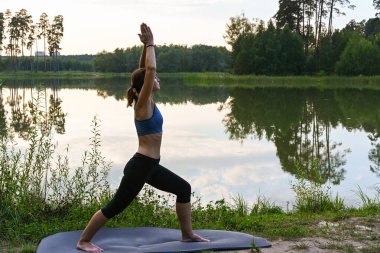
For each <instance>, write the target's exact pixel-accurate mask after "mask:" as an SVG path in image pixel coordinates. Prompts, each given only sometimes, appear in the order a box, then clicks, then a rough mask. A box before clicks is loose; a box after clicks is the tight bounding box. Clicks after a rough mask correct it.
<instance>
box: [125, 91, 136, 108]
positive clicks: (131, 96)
mask: <svg viewBox="0 0 380 253" xmlns="http://www.w3.org/2000/svg"><path fill="white" fill-rule="evenodd" d="M133 90H134V88H132V86H131V87H129V88H128V90H127V100H128V102H127V107H129V106H132V104H133V102H134V101H136V102H137V99H138V96H137V94H136V92H134V91H133Z"/></svg>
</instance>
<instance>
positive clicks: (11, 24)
mask: <svg viewBox="0 0 380 253" xmlns="http://www.w3.org/2000/svg"><path fill="white" fill-rule="evenodd" d="M373 6H374V8H375V9H376V10H379V11H380V0H373ZM354 8H355V6H353V5H352V4H351V0H279V9H278V11H277V12H276V13H274V15H273V18H272V19H270V20H269V21H268V22H265V21H263V20H254V19H253V20H250V19H249V18H247V17H246V16H245V14H244V13H242V14H240V15H238V16H235V17H231V18H230V19H229V21H228V23H227V24H226V31H225V34H224V35H223V37H224V39H225V41H226V43H227V44H228V45H229V49H227V48H226V47H216V46H208V45H194V46H187V45H173V44H171V45H161V46H157V47H156V57H157V67H158V71H159V72H231V73H234V74H255V75H305V74H311V75H313V74H338V75H379V74H380V68H379V67H378V66H380V18H379V14H380V12H379V13H377V14H376V16H375V17H369V19H368V20H362V21H355V20H351V21H350V22H349V23H348V24H347V25H346V26H345V27H344V28H342V29H334V24H333V21H334V18H335V17H336V16H339V15H344V12H345V10H346V9H354ZM62 22H63V17H62V16H61V15H59V16H57V17H54V19H53V20H52V22H49V20H48V18H47V14H46V13H43V14H42V15H41V16H40V19H39V22H36V23H35V24H33V21H32V18H31V16H30V15H29V14H28V13H27V11H26V10H24V9H22V10H20V11H19V12H16V13H15V14H14V15H12V13H11V12H10V11H9V10H7V11H6V12H5V13H0V71H11V70H13V71H17V70H24V71H25V70H26V71H39V70H43V71H58V70H61V71H99V72H132V71H133V70H134V69H135V68H136V67H137V64H138V62H139V57H140V54H141V51H142V47H141V46H133V47H128V48H116V49H115V50H114V51H113V52H106V51H102V52H99V53H98V54H96V55H76V56H59V50H60V49H61V48H60V47H59V44H60V40H61V39H62V36H63V23H62ZM221 36H222V35H221ZM6 38H8V44H4V41H5V39H6ZM40 40H41V41H43V45H44V46H43V51H42V52H43V53H42V55H43V56H42V57H39V55H38V54H36V55H33V53H32V51H33V45H35V50H36V51H38V43H37V42H38V41H40ZM46 43H47V45H48V46H46ZM3 44H4V45H3ZM24 47H26V49H29V50H30V55H29V56H26V54H25V53H24ZM46 49H47V50H48V53H45V52H46ZM4 50H5V52H6V56H2V57H1V52H2V51H4Z"/></svg>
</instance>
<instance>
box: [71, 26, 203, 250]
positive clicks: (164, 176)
mask: <svg viewBox="0 0 380 253" xmlns="http://www.w3.org/2000/svg"><path fill="white" fill-rule="evenodd" d="M140 29H141V34H139V36H140V40H141V42H142V43H143V44H144V49H143V52H142V55H141V58H140V65H139V69H137V70H135V71H134V72H133V73H132V77H131V79H132V83H131V87H130V88H129V89H128V106H131V105H132V104H133V103H134V110H135V125H136V130H137V135H138V139H139V147H138V149H137V153H136V154H135V155H134V156H133V157H132V158H131V159H130V160H129V162H128V163H127V165H126V166H125V168H124V176H123V178H122V180H121V183H120V186H119V188H118V190H117V192H116V194H115V196H114V198H113V199H112V200H111V201H110V203H109V204H108V205H107V206H105V207H103V208H102V209H101V210H99V211H97V212H96V213H95V214H94V215H93V216H92V218H91V220H90V222H89V223H88V225H87V226H86V228H85V229H84V230H83V233H82V234H81V236H80V239H79V241H78V244H77V248H78V249H80V250H84V251H87V252H95V253H99V252H103V249H101V248H100V247H98V246H96V245H94V244H93V243H91V239H92V238H93V237H94V235H95V234H96V232H97V231H98V230H99V229H100V228H101V227H102V226H103V225H104V224H105V223H106V222H107V220H108V219H111V218H112V217H114V216H115V215H117V214H119V213H120V212H122V211H123V210H124V209H125V208H126V207H127V206H128V205H129V204H130V203H131V202H132V200H133V199H134V198H135V197H136V196H137V194H138V193H139V191H140V190H141V189H142V187H143V186H144V184H145V183H148V184H150V185H152V186H153V187H156V188H157V189H160V190H163V191H166V192H170V193H173V194H175V195H176V196H177V200H176V212H177V216H178V220H179V223H180V227H181V232H182V241H183V242H208V241H209V240H207V239H204V238H202V237H200V236H199V235H197V234H195V233H193V230H192V226H191V204H190V196H191V186H190V184H189V183H188V182H186V181H185V180H184V179H182V178H180V177H179V176H177V175H176V174H174V173H173V172H171V171H169V170H167V169H166V168H164V167H163V166H161V165H160V164H159V161H160V148H161V139H162V123H163V118H162V115H161V113H160V111H159V110H158V108H157V106H156V104H155V103H154V100H153V95H154V93H155V92H156V91H158V90H160V79H158V77H157V75H156V57H155V51H154V39H153V34H152V32H151V30H150V28H149V27H148V26H147V25H146V24H144V23H143V24H141V27H140Z"/></svg>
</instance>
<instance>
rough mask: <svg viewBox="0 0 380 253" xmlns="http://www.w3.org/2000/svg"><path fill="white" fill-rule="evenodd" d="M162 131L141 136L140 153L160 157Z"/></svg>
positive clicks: (155, 157)
mask: <svg viewBox="0 0 380 253" xmlns="http://www.w3.org/2000/svg"><path fill="white" fill-rule="evenodd" d="M161 140H162V133H159V134H148V135H143V136H139V148H138V150H137V152H138V153H140V154H142V155H145V156H149V157H151V158H154V159H159V158H160V156H161V155H160V150H161Z"/></svg>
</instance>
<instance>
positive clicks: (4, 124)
mask: <svg viewBox="0 0 380 253" xmlns="http://www.w3.org/2000/svg"><path fill="white" fill-rule="evenodd" d="M8 89H9V92H7V93H8V94H5V92H4V88H0V95H1V97H0V135H1V138H8V139H13V138H14V136H15V135H18V136H19V137H20V138H22V139H25V140H27V139H28V138H29V134H30V133H31V131H32V129H34V128H35V127H36V124H37V122H39V123H38V124H40V126H39V127H41V129H42V131H45V132H50V131H51V130H52V129H54V130H55V131H56V132H57V133H59V134H64V133H65V117H66V114H65V113H64V112H63V111H62V107H61V105H62V100H61V99H60V98H59V96H58V89H57V88H52V89H46V88H43V89H41V88H26V87H10V88H8Z"/></svg>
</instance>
